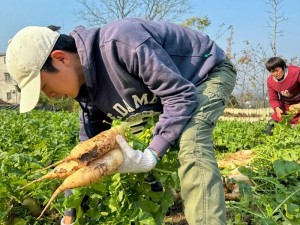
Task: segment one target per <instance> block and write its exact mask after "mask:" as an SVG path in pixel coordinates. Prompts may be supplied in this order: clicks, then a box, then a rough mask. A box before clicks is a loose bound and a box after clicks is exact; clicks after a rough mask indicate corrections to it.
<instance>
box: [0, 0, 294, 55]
mask: <svg viewBox="0 0 300 225" xmlns="http://www.w3.org/2000/svg"><path fill="white" fill-rule="evenodd" d="M191 4H192V12H191V13H190V14H189V15H188V16H187V17H191V16H197V17H203V16H208V18H209V19H210V21H211V25H210V26H209V27H208V28H207V29H206V30H205V32H206V33H207V34H209V36H210V37H212V38H215V36H216V34H217V32H218V31H220V26H221V25H222V24H223V29H224V28H225V27H228V26H230V25H232V26H233V31H234V36H233V40H234V44H233V52H241V51H242V50H244V49H245V47H246V45H245V41H248V42H249V43H250V44H251V45H253V46H256V45H261V46H263V48H265V49H266V51H267V52H268V54H269V55H270V57H271V56H272V52H271V48H270V40H269V38H268V36H269V34H270V33H271V32H272V31H273V30H272V28H268V27H267V26H268V22H270V19H269V18H270V17H271V16H273V15H272V14H270V13H268V12H270V11H272V7H271V5H269V4H267V0H191ZM280 6H281V9H280V11H279V12H280V13H281V14H282V13H283V15H284V17H285V18H286V20H285V21H282V22H281V23H280V24H279V27H278V30H280V31H283V37H279V38H278V41H277V53H278V55H280V56H283V57H285V58H287V59H290V58H292V57H299V58H300V43H299V41H300V29H299V24H300V13H299V12H300V0H282V3H281V4H280ZM80 8H82V6H81V5H80V4H79V3H78V2H77V1H76V0H64V1H63V0H6V1H2V3H1V8H0V53H5V51H6V48H7V42H8V40H9V39H10V38H12V37H13V35H14V34H15V33H16V32H17V31H18V30H20V29H22V28H23V27H25V26H31V25H35V26H47V25H50V24H52V25H59V26H61V33H65V34H69V33H70V32H71V31H72V29H73V28H74V27H76V26H77V25H85V23H84V21H80V20H79V19H78V18H77V17H76V15H75V14H76V12H77V11H78V10H79V9H80ZM228 36H229V32H227V33H225V34H224V35H223V36H222V37H220V38H218V39H217V40H216V42H217V43H218V45H219V46H221V47H222V48H223V49H226V47H227V41H226V39H227V37H228Z"/></svg>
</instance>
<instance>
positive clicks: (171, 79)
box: [125, 38, 197, 156]
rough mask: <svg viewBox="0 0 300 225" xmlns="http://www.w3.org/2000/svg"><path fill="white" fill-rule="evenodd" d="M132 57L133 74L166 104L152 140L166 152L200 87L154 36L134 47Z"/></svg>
mask: <svg viewBox="0 0 300 225" xmlns="http://www.w3.org/2000/svg"><path fill="white" fill-rule="evenodd" d="M132 57H133V58H130V57H125V59H127V61H126V65H127V68H128V69H129V72H130V74H133V75H136V76H139V78H140V79H141V80H142V82H143V83H144V84H145V85H147V87H148V88H149V89H150V91H151V92H153V93H154V94H155V95H156V96H158V97H159V98H160V100H161V103H162V105H163V112H162V114H161V115H160V117H159V121H158V122H157V124H156V127H155V129H154V137H153V140H152V142H151V143H150V144H149V147H150V148H151V149H153V150H155V151H156V152H157V153H158V154H159V156H163V155H164V154H165V152H166V151H167V149H168V148H169V147H170V146H171V145H173V144H175V140H176V139H177V138H178V137H179V135H180V134H181V132H182V130H183V128H184V127H185V126H186V124H187V122H188V120H189V119H190V118H191V116H192V115H193V113H194V110H195V108H196V107H197V89H196V87H195V85H194V84H192V83H191V82H190V81H188V80H187V79H185V78H184V77H183V76H182V75H181V74H180V71H179V70H178V68H177V67H176V65H175V64H174V62H173V61H172V59H171V58H170V56H169V55H168V54H167V52H166V51H165V50H164V49H163V48H162V46H161V45H159V44H158V43H157V42H156V41H155V40H153V39H152V38H149V39H148V40H147V41H145V42H144V43H143V44H141V45H140V46H139V47H138V48H137V49H135V51H134V54H132Z"/></svg>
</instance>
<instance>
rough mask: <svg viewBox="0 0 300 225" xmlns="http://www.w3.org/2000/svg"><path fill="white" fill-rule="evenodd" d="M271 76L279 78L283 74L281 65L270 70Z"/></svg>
mask: <svg viewBox="0 0 300 225" xmlns="http://www.w3.org/2000/svg"><path fill="white" fill-rule="evenodd" d="M270 72H271V74H272V76H273V77H275V78H276V79H277V80H280V79H281V78H283V76H284V70H283V69H282V68H281V67H276V68H275V69H273V70H271V71H270Z"/></svg>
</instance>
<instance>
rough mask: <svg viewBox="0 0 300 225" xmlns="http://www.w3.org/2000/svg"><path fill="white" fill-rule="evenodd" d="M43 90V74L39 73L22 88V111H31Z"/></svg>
mask: <svg viewBox="0 0 300 225" xmlns="http://www.w3.org/2000/svg"><path fill="white" fill-rule="evenodd" d="M40 92H41V76H40V73H38V74H37V76H35V77H34V78H33V79H32V80H31V81H30V82H29V83H28V84H26V85H25V86H24V87H23V88H22V89H21V98H20V113H25V112H29V111H30V110H32V109H33V108H34V107H35V106H36V104H37V103H38V101H39V97H40Z"/></svg>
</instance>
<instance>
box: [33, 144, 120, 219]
mask: <svg viewBox="0 0 300 225" xmlns="http://www.w3.org/2000/svg"><path fill="white" fill-rule="evenodd" d="M114 141H115V138H114ZM123 160H124V156H123V153H122V151H121V150H120V149H119V148H115V149H113V150H111V151H109V152H107V153H105V154H104V155H103V156H102V157H101V158H98V159H96V160H94V161H93V162H91V163H90V164H88V165H87V166H84V167H82V168H80V169H79V170H77V171H75V172H74V173H72V174H71V175H70V176H68V177H67V178H66V179H65V180H64V181H63V183H62V184H61V185H60V186H59V187H58V188H57V189H56V191H55V192H54V193H53V195H52V197H51V198H50V200H49V202H48V203H47V205H46V206H45V208H44V209H43V211H42V212H41V214H40V216H39V217H38V218H37V219H40V218H41V217H42V216H43V214H44V212H45V211H46V209H47V208H48V207H49V206H50V204H51V203H52V202H53V201H54V199H55V198H56V197H57V196H58V195H59V194H60V193H61V192H63V191H65V190H67V189H71V188H76V187H83V186H88V185H90V184H92V183H95V182H97V181H100V180H101V179H103V178H104V177H105V176H107V175H109V174H111V173H113V172H114V171H115V170H116V169H117V168H118V167H119V166H120V165H121V164H122V162H123Z"/></svg>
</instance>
